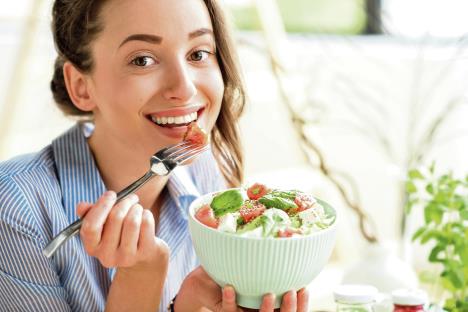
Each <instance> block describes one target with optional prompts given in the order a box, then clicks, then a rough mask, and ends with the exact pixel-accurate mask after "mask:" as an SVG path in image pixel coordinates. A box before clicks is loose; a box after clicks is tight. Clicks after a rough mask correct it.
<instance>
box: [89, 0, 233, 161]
mask: <svg viewBox="0 0 468 312" xmlns="http://www.w3.org/2000/svg"><path fill="white" fill-rule="evenodd" d="M100 18H101V21H102V24H103V26H104V28H103V30H102V32H100V33H99V35H98V37H97V38H96V39H95V41H93V43H92V45H91V49H92V54H93V60H94V68H93V71H92V73H91V74H90V76H89V80H90V86H91V88H90V97H91V98H92V100H93V103H94V105H95V108H94V115H95V124H96V128H95V134H98V135H100V136H101V137H105V138H106V140H105V141H106V144H107V143H109V144H114V145H115V144H116V146H121V145H123V146H126V147H127V148H128V147H130V148H132V150H133V151H134V152H139V153H144V154H145V155H146V156H149V155H151V154H153V153H154V152H155V151H156V150H158V149H159V148H161V147H163V146H166V145H169V144H173V143H175V142H179V141H181V140H182V138H183V135H184V133H185V132H186V130H187V127H186V125H187V124H188V123H190V122H191V121H193V120H197V123H198V124H199V125H200V126H201V127H202V128H204V129H205V130H206V131H207V132H209V131H211V129H212V128H213V126H214V124H215V121H216V118H217V116H218V113H219V110H220V107H221V101H222V98H223V93H224V84H223V79H222V75H221V72H220V69H219V66H218V63H217V60H216V55H215V53H216V44H215V39H214V35H213V27H212V24H211V21H210V17H209V13H208V10H207V8H206V6H205V4H204V2H203V1H202V0H176V1H175V0H112V1H109V2H108V3H106V4H105V5H104V6H103V8H102V10H101V15H100Z"/></svg>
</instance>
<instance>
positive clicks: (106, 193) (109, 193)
mask: <svg viewBox="0 0 468 312" xmlns="http://www.w3.org/2000/svg"><path fill="white" fill-rule="evenodd" d="M104 196H105V197H107V198H108V199H114V198H115V197H116V195H115V192H114V191H107V192H105V193H104Z"/></svg>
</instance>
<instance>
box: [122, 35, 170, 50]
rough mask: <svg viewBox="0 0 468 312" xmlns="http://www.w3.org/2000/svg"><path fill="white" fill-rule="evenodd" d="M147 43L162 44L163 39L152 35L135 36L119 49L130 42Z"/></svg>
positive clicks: (125, 41) (123, 42) (124, 41)
mask: <svg viewBox="0 0 468 312" xmlns="http://www.w3.org/2000/svg"><path fill="white" fill-rule="evenodd" d="M133 40H136V41H145V42H149V43H153V44H160V43H161V42H162V40H163V39H162V37H160V36H155V35H150V34H134V35H130V36H128V37H127V38H125V39H124V40H123V41H122V43H121V44H120V45H119V48H120V47H121V46H123V45H124V44H125V43H127V42H129V41H133Z"/></svg>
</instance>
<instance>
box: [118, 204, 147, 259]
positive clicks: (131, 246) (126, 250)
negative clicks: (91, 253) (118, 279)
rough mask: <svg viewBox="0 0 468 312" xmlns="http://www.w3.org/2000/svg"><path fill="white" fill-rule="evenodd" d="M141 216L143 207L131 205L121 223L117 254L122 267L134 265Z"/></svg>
mask: <svg viewBox="0 0 468 312" xmlns="http://www.w3.org/2000/svg"><path fill="white" fill-rule="evenodd" d="M142 216H143V207H142V206H141V205H140V204H136V205H133V206H132V207H131V208H130V211H129V212H128V214H127V217H126V218H125V220H124V222H123V227H122V236H121V239H120V245H119V247H118V248H119V254H120V257H121V261H122V266H123V267H128V266H131V265H133V264H134V259H135V256H136V254H137V247H138V239H139V236H140V226H141V221H142Z"/></svg>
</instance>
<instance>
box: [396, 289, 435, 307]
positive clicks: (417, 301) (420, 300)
mask: <svg viewBox="0 0 468 312" xmlns="http://www.w3.org/2000/svg"><path fill="white" fill-rule="evenodd" d="M392 300H393V303H394V304H399V305H410V306H413V305H421V304H425V303H426V302H427V294H426V292H425V291H423V290H421V289H397V290H395V291H393V292H392Z"/></svg>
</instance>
